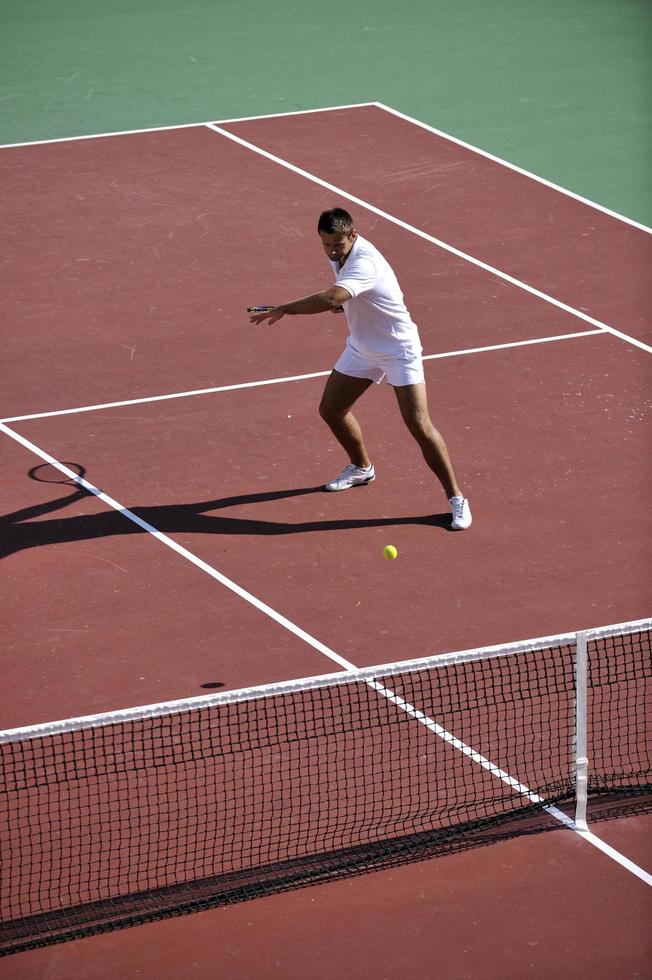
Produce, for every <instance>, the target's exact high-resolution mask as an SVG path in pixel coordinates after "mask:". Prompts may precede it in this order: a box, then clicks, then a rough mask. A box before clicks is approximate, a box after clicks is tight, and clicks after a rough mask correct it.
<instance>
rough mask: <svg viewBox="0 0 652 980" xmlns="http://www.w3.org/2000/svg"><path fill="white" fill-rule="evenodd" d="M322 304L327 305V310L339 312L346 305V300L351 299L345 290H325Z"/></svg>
mask: <svg viewBox="0 0 652 980" xmlns="http://www.w3.org/2000/svg"><path fill="white" fill-rule="evenodd" d="M323 297H324V302H325V303H327V304H328V308H329V310H339V309H341V307H342V306H343V304H344V303H346V301H347V299H351V294H350V293H348V292H347V291H346V290H345V289H338V288H336V289H327V290H326V291H325V292H324V294H323Z"/></svg>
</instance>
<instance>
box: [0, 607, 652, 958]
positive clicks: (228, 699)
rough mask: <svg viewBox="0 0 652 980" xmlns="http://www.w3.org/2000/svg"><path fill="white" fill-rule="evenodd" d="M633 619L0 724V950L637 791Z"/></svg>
mask: <svg viewBox="0 0 652 980" xmlns="http://www.w3.org/2000/svg"><path fill="white" fill-rule="evenodd" d="M651 626H652V620H645V621H638V622H636V623H628V624H623V625H619V626H613V627H607V628H604V629H600V630H592V631H587V632H583V633H577V634H565V635H563V636H557V637H548V638H545V639H539V640H530V641H526V642H523V643H519V644H512V645H509V646H500V647H486V648H483V649H479V650H471V651H463V652H460V653H452V654H445V655H439V656H436V657H431V658H425V659H420V660H413V661H403V662H401V663H397V664H391V665H383V666H380V667H374V668H366V669H363V670H358V671H344V672H338V673H335V674H328V675H322V676H319V677H313V678H308V679H306V680H302V681H292V682H288V683H283V684H278V685H274V686H265V687H258V688H249V689H246V690H241V691H227V692H224V693H221V694H214V695H211V696H207V697H204V698H195V699H190V700H187V701H177V702H169V703H167V704H161V705H151V706H147V707H144V708H134V709H129V710H126V711H122V712H115V713H111V714H106V715H97V716H91V717H86V718H77V719H72V720H68V721H63V722H55V723H52V724H49V725H38V726H34V727H32V728H25V729H15V730H12V731H6V732H2V733H0V763H1V769H0V783H1V785H0V789H1V797H0V857H1V859H2V870H1V873H0V918H1V920H2V924H1V931H0V953H8V952H15V951H18V950H21V949H27V948H30V947H32V946H37V945H42V944H47V943H52V942H60V941H63V940H66V939H73V938H76V937H80V936H84V935H88V934H90V933H94V932H99V931H105V930H109V929H115V928H119V927H123V926H127V925H131V924H135V923H138V922H144V921H149V920H151V919H154V918H160V917H163V916H166V915H173V914H180V913H184V912H189V911H193V910H197V909H204V908H208V907H212V906H217V905H223V904H226V903H228V902H233V901H239V900H243V899H246V898H252V897H255V896H258V895H263V894H266V893H269V892H272V891H278V890H282V889H287V888H294V887H298V886H300V885H304V884H308V883H311V882H318V881H324V880H327V879H329V878H333V877H337V876H342V875H349V874H355V873H360V872H362V871H368V870H372V869H375V868H382V867H388V866H391V865H392V864H396V863H399V862H404V861H409V860H414V859H418V858H422V857H428V856H431V855H434V854H438V853H442V852H446V851H450V850H452V849H456V848H458V847H465V846H473V845H477V844H481V843H486V842H488V841H490V840H494V839H496V838H497V837H498V836H501V835H502V836H505V835H509V836H511V835H512V834H515V833H519V832H528V831H529V830H531V829H533V827H535V826H536V827H537V828H539V829H543V828H545V826H559V824H556V823H555V821H554V820H553V819H552V817H554V816H555V815H556V816H557V817H558V818H559V817H561V816H563V813H562V811H560V810H559V809H557V807H558V805H563V804H565V803H567V802H568V801H571V800H573V799H575V800H576V804H575V805H576V807H577V811H576V817H577V819H578V820H579V821H582V820H583V819H584V814H585V808H586V799H587V795H588V796H591V795H593V794H597V795H599V796H600V797H602V798H604V797H610V798H612V799H614V798H618V799H619V800H624V799H628V798H631V797H632V796H637V797H638V798H639V799H642V798H643V797H644V795H645V794H648V793H649V792H650V765H649V744H648V742H647V739H646V729H645V724H646V718H647V717H648V716H649V707H650V703H649V699H650V684H649V682H650V675H651V672H652V671H651V664H650V628H651ZM587 760H588V763H587ZM566 819H567V822H569V821H570V820H571V818H566Z"/></svg>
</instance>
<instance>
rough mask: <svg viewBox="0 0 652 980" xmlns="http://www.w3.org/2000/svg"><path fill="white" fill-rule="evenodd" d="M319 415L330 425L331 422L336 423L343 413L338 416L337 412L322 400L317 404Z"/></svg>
mask: <svg viewBox="0 0 652 980" xmlns="http://www.w3.org/2000/svg"><path fill="white" fill-rule="evenodd" d="M319 414H320V416H321V417H322V419H323V420H324V422H326V423H327V424H328V425H330V424H331V422H337V420H338V419H340V418H341V417H342V414H345V413H339V414H338V412H337V411H336V410H335V407H334V406H333V405H332V404H331V403H330V402H328V401H326V399H325V398H322V400H321V401H320V403H319Z"/></svg>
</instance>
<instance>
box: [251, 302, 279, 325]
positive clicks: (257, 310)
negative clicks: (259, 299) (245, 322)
mask: <svg viewBox="0 0 652 980" xmlns="http://www.w3.org/2000/svg"><path fill="white" fill-rule="evenodd" d="M247 313H251V314H252V316H250V317H249V322H250V323H264V322H265V320H268V321H269V325H270V326H271V325H272V324H273V323H276V321H277V320H280V319H281V317H282V316H285V313H284V312H283V310H282V309H281V308H280V307H279V306H248V307H247Z"/></svg>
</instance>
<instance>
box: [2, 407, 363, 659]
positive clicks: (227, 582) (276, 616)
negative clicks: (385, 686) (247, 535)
mask: <svg viewBox="0 0 652 980" xmlns="http://www.w3.org/2000/svg"><path fill="white" fill-rule="evenodd" d="M0 431H1V432H4V433H5V435H8V436H9V437H10V438H11V439H15V441H16V442H18V443H20V445H21V446H23V447H24V448H25V449H27V450H29V452H31V453H34V455H35V456H39V457H40V458H41V459H42V460H43V461H44V462H46V463H49V464H50V466H53V467H54V468H55V469H57V470H59V472H60V473H63V474H64V475H65V476H67V477H68V479H69V480H74V482H75V483H77V484H78V486H80V487H83V488H84V490H87V491H88V492H89V493H92V494H93V495H94V496H95V497H97V498H98V499H99V500H101V501H102V502H103V503H105V504H106V505H107V506H108V507H111V508H112V509H113V510H116V511H117V512H118V513H119V514H122V516H123V517H126V518H127V520H129V521H131V522H132V523H133V524H137V525H138V527H140V528H141V529H142V530H143V531H146V532H147V533H148V534H151V535H152V536H153V537H154V538H156V539H157V540H158V541H160V542H161V544H164V545H165V546H166V547H167V548H170V549H171V550H172V551H176V553H177V554H178V555H181V557H182V558H185V559H186V560H187V561H189V562H191V563H192V564H193V565H195V566H196V567H197V568H199V569H200V570H201V571H202V572H205V573H206V574H207V575H210V576H211V578H214V579H216V581H218V582H220V583H221V584H222V585H224V586H226V588H227V589H230V590H231V592H234V593H235V594H236V595H237V596H239V597H240V598H241V599H244V600H245V601H246V602H249V603H251V605H252V606H255V607H256V609H259V610H260V611H261V612H263V613H264V614H265V615H266V616H269V617H270V619H273V620H275V621H276V622H277V623H279V625H281V626H283V627H284V629H286V630H289V632H290V633H294V635H295V636H298V637H299V639H300V640H303V641H304V642H305V643H308V644H309V645H310V646H312V647H314V648H315V650H318V651H319V652H320V653H323V654H324V655H325V656H327V657H329V658H330V659H331V660H334V661H335V663H337V664H339V665H340V666H341V667H344V668H345V669H347V670H355V665H354V664H350V663H349V662H348V660H345V659H344V658H343V657H340V655H339V654H337V653H335V652H334V651H333V650H331V649H329V648H328V647H327V646H325V645H324V644H323V643H321V642H320V641H319V640H317V639H315V637H314V636H310V634H309V633H306V632H305V630H302V629H301V628H300V627H299V626H296V625H295V624H294V623H292V622H291V621H290V620H289V619H286V618H285V616H283V615H282V614H281V613H279V612H276V610H275V609H272V607H271V606H268V605H267V604H266V603H265V602H262V600H260V599H257V598H256V596H254V595H252V594H251V592H247V591H246V589H243V588H242V587H241V586H239V585H238V584H237V583H236V582H233V581H232V580H231V579H230V578H227V577H226V575H222V573H221V572H218V571H217V569H216V568H213V566H212V565H209V564H208V562H205V561H202V559H201V558H198V557H197V556H196V555H193V553H192V552H191V551H188V549H187V548H184V547H183V545H180V544H177V542H176V541H174V540H173V539H172V538H170V537H168V535H167V534H164V533H163V531H159V530H157V529H156V528H155V527H154V526H153V525H152V524H149V523H148V522H147V521H144V520H143V519H142V517H139V516H138V514H134V512H133V511H131V510H129V509H128V508H127V507H123V505H122V504H120V503H118V501H117V500H114V499H113V497H109V496H108V494H106V493H104V492H103V491H102V490H98V488H97V487H95V486H93V484H92V483H89V482H88V481H87V480H84V479H83V477H80V476H79V475H78V474H77V473H74V472H73V471H72V470H71V469H69V468H68V467H67V466H66V465H65V464H64V463H60V462H59V460H57V459H55V458H54V456H50V454H49V453H46V452H45V450H43V449H40V448H39V447H38V446H36V445H35V444H34V443H33V442H30V441H29V439H25V438H24V436H21V435H19V434H18V433H17V432H14V431H13V430H12V429H10V428H8V427H7V426H6V425H5V424H4V423H2V422H0Z"/></svg>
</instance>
